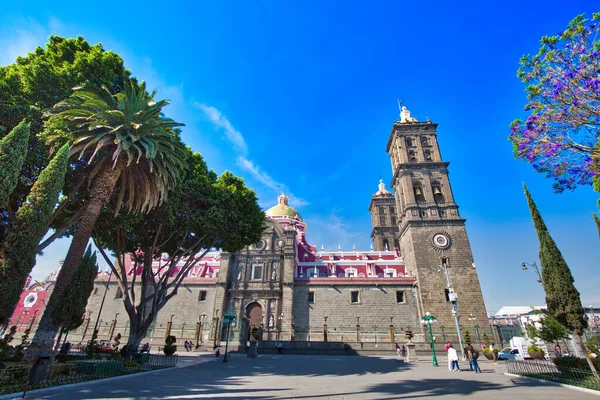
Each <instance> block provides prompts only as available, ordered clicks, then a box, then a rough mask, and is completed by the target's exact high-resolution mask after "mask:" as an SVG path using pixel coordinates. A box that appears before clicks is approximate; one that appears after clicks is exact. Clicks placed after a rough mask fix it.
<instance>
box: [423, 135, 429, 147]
mask: <svg viewBox="0 0 600 400" xmlns="http://www.w3.org/2000/svg"><path fill="white" fill-rule="evenodd" d="M421 144H422V145H423V146H429V138H428V137H427V136H421Z"/></svg>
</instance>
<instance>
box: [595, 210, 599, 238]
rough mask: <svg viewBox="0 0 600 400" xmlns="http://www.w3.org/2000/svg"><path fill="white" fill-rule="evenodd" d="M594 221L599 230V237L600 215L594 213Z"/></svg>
mask: <svg viewBox="0 0 600 400" xmlns="http://www.w3.org/2000/svg"><path fill="white" fill-rule="evenodd" d="M594 221H596V228H598V236H600V218H598V214H596V213H594Z"/></svg>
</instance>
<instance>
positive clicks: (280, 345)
mask: <svg viewBox="0 0 600 400" xmlns="http://www.w3.org/2000/svg"><path fill="white" fill-rule="evenodd" d="M282 351H283V343H281V342H279V343H277V352H278V353H279V354H281V352H282Z"/></svg>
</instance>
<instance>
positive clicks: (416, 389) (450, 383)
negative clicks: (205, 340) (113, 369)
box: [28, 355, 545, 400]
mask: <svg viewBox="0 0 600 400" xmlns="http://www.w3.org/2000/svg"><path fill="white" fill-rule="evenodd" d="M207 357H210V358H207V359H206V360H205V362H203V363H200V364H196V365H192V366H189V367H184V368H173V369H169V370H162V371H157V372H153V373H151V374H146V375H142V376H135V375H132V376H130V377H127V378H125V379H119V380H113V381H106V382H102V381H97V382H90V383H89V384H86V385H85V386H80V387H72V388H62V389H61V388H57V389H56V390H54V391H52V392H45V393H43V394H40V395H37V396H35V395H34V396H31V397H30V396H28V398H44V399H64V398H67V399H69V400H75V399H101V398H102V399H117V398H133V399H159V398H169V399H177V398H188V399H190V398H216V399H220V400H232V399H259V398H260V399H266V400H272V399H305V398H329V397H336V398H337V397H341V398H343V397H344V396H348V397H352V396H353V395H356V396H360V397H364V396H366V397H369V398H378V397H386V396H390V395H391V396H393V397H394V398H401V399H410V398H426V397H434V396H444V395H473V394H476V396H479V397H478V398H481V397H483V396H488V397H489V396H492V397H493V396H494V395H497V391H498V390H504V389H514V388H516V387H517V386H518V387H522V386H529V387H536V386H537V387H540V386H545V384H544V383H537V382H533V381H523V382H515V381H512V382H511V381H510V380H509V381H505V382H502V383H498V382H490V381H487V380H480V379H478V376H479V375H475V374H473V373H470V372H469V371H468V370H467V371H464V372H461V373H457V374H452V373H450V372H448V374H449V375H448V376H447V377H446V376H442V377H437V378H436V377H433V376H427V374H429V373H431V372H428V370H424V371H423V372H424V373H425V374H426V375H425V376H424V378H423V379H414V375H413V376H412V377H411V378H412V379H400V380H397V381H395V382H386V383H378V384H372V385H370V386H369V385H367V386H362V387H361V388H360V389H358V388H356V387H354V388H352V385H349V387H348V389H347V390H345V391H344V389H343V388H344V386H342V388H341V389H342V390H340V391H339V392H338V391H336V389H333V390H332V389H331V386H330V387H325V386H326V385H327V383H326V384H323V382H324V381H325V382H331V383H332V384H333V385H336V384H337V385H339V384H340V383H341V382H347V381H348V380H356V379H357V377H358V376H362V375H367V374H388V373H394V372H402V371H409V370H411V369H413V368H415V365H414V364H408V363H404V362H403V361H401V360H398V359H392V358H375V357H344V356H320V357H310V356H286V355H282V356H262V357H259V358H258V359H247V358H245V357H243V356H233V357H231V358H230V362H229V363H223V362H222V358H218V359H217V358H214V356H208V355H207ZM419 369H421V368H420V366H419ZM316 376H318V377H320V379H317V380H315V381H313V380H311V379H310V378H311V377H316ZM402 376H403V375H395V377H402ZM404 376H406V375H404ZM257 377H258V378H260V377H269V378H268V379H266V380H265V381H264V384H263V385H262V386H261V380H260V379H257ZM273 377H275V378H273ZM279 377H281V381H279V380H278V379H279ZM285 377H298V378H300V379H292V380H285ZM328 377H331V378H332V379H330V380H328V379H327V378H328ZM334 377H343V379H342V380H334V379H333V378H334ZM304 378H306V380H304ZM322 378H324V379H322ZM361 379H362V378H361ZM313 382H314V383H313ZM333 382H335V383H333ZM319 383H320V385H324V386H323V387H322V389H323V390H322V391H321V390H320V389H321V387H317V386H318V385H319ZM298 385H300V386H298ZM311 385H313V386H312V387H311ZM314 385H317V386H314ZM302 386H306V387H307V388H308V389H307V390H306V391H305V392H304V393H303V391H302V390H299V387H300V388H301V387H302ZM338 388H339V386H338ZM486 391H495V392H494V393H491V392H490V393H489V394H486V393H485V392H486ZM309 392H310V394H309ZM319 392H320V393H323V394H320V393H319ZM317 393H319V394H317ZM511 395H512V393H511V392H510V391H508V392H507V393H506V396H508V397H511Z"/></svg>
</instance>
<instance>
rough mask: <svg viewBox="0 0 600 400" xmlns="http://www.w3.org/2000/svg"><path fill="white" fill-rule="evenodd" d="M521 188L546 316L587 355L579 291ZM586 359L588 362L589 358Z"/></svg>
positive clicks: (535, 210) (525, 188) (537, 212)
mask: <svg viewBox="0 0 600 400" xmlns="http://www.w3.org/2000/svg"><path fill="white" fill-rule="evenodd" d="M523 188H524V190H525V197H526V198H527V203H528V205H529V211H530V212H531V217H532V219H533V225H534V226H535V229H536V231H537V235H538V238H539V241H540V262H541V264H542V282H543V284H544V292H546V305H547V307H548V312H549V313H550V314H551V315H552V316H553V317H554V318H556V320H557V321H558V322H559V323H560V324H562V325H563V326H564V327H566V328H567V329H568V330H569V331H572V332H574V333H575V334H576V335H577V336H578V338H579V341H580V343H581V346H582V348H583V350H584V353H585V354H587V350H585V345H584V343H583V340H582V339H581V335H582V334H583V331H584V330H585V329H586V328H587V321H586V319H585V318H584V317H585V310H584V309H583V306H582V305H581V298H580V296H579V291H577V289H576V288H575V285H573V282H574V281H575V280H574V279H573V275H571V270H570V269H569V266H568V265H567V263H566V261H565V259H564V258H563V256H562V254H561V253H560V250H558V247H557V246H556V243H555V242H554V240H553V239H552V237H551V236H550V233H549V232H548V229H547V228H546V224H545V223H544V221H543V219H542V216H541V215H540V213H539V211H538V209H537V207H536V205H535V202H534V201H533V199H532V197H531V194H530V193H529V190H527V186H525V184H523ZM586 359H588V361H589V358H588V357H586ZM589 366H590V368H591V369H592V371H593V372H594V376H595V377H596V378H597V377H598V374H597V372H596V369H595V368H594V365H593V364H592V362H591V361H589Z"/></svg>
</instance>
